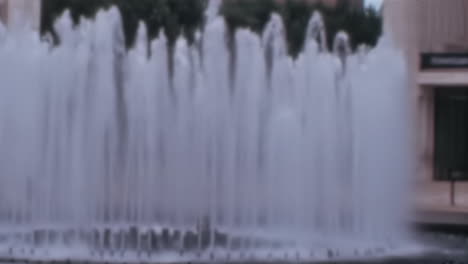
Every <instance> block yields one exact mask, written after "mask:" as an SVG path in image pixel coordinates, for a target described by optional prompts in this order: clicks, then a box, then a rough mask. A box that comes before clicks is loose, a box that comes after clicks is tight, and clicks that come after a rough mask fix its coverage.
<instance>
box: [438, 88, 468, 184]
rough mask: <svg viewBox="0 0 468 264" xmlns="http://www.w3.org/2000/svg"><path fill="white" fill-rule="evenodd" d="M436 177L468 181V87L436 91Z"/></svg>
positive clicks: (441, 179)
mask: <svg viewBox="0 0 468 264" xmlns="http://www.w3.org/2000/svg"><path fill="white" fill-rule="evenodd" d="M435 177H436V180H440V181H448V180H457V181H468V87H467V88H437V89H435Z"/></svg>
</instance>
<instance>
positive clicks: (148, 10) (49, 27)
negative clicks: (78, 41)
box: [42, 0, 206, 46]
mask: <svg viewBox="0 0 468 264" xmlns="http://www.w3.org/2000/svg"><path fill="white" fill-rule="evenodd" d="M42 1H43V15H42V33H45V32H52V33H54V29H53V22H54V21H55V19H56V18H57V17H58V16H60V15H61V14H62V13H63V12H64V11H65V10H66V9H69V10H70V12H71V15H72V18H73V20H74V22H75V23H78V22H79V18H80V17H81V16H84V17H87V18H89V17H93V16H95V14H96V13H97V11H98V10H99V9H102V8H108V7H109V6H111V5H115V6H117V7H118V8H119V10H120V12H121V14H122V19H123V25H124V32H125V36H126V42H127V45H128V46H131V45H132V44H133V41H134V39H135V35H136V31H137V28H138V23H139V21H144V22H145V23H146V25H147V28H148V35H149V37H150V38H154V37H156V36H157V34H158V33H159V31H160V30H161V29H164V31H165V32H166V34H167V37H168V40H169V42H170V43H173V42H174V41H175V40H176V38H177V37H178V36H179V35H180V34H184V35H185V36H186V37H187V38H188V39H189V40H193V38H194V33H195V31H196V30H197V28H200V27H201V25H202V24H203V21H204V10H205V7H206V0H190V1H187V0H42Z"/></svg>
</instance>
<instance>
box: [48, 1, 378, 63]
mask: <svg viewBox="0 0 468 264" xmlns="http://www.w3.org/2000/svg"><path fill="white" fill-rule="evenodd" d="M42 1H43V8H44V12H43V17H42V32H43V33H45V32H54V31H53V21H54V20H55V18H57V16H59V15H60V14H61V13H62V12H63V11H64V10H65V9H70V10H71V15H72V18H73V20H74V22H75V23H78V22H79V17H80V16H84V17H93V16H94V15H95V14H96V12H97V11H98V10H99V9H100V8H106V7H109V6H111V5H116V6H117V7H118V8H119V10H120V11H121V14H122V18H123V22H124V32H125V36H126V41H127V45H128V46H131V45H132V43H133V41H134V38H135V33H136V30H137V27H138V22H139V21H144V22H145V23H146V24H147V27H148V33H149V37H150V38H154V37H155V36H157V34H158V33H159V32H160V31H161V29H164V31H165V33H166V34H167V36H168V39H169V43H170V44H172V43H173V42H174V41H175V40H176V38H177V37H178V36H179V35H180V34H184V35H185V36H186V37H187V38H188V40H189V41H192V40H193V38H194V33H195V31H196V30H197V29H199V28H200V27H202V26H203V24H204V10H205V8H206V5H207V1H209V0H42ZM315 10H318V11H320V12H321V13H322V15H323V17H324V21H325V25H326V28H327V43H328V44H329V46H331V45H332V43H333V39H334V36H335V34H336V33H337V32H338V31H339V30H345V31H347V32H348V33H349V35H350V36H351V41H352V46H353V48H355V47H356V46H357V45H358V44H361V43H362V44H368V45H371V46H373V45H375V44H376V43H377V40H378V38H379V36H380V34H381V28H382V20H381V16H380V14H379V13H378V12H377V11H376V10H374V9H372V8H368V9H365V10H353V9H351V8H350V6H349V1H340V4H339V5H338V7H337V8H328V7H326V6H323V5H320V4H318V5H312V4H309V3H307V2H306V1H297V0H285V1H283V3H282V4H279V3H278V2H277V1H275V0H257V1H254V0H225V1H224V2H223V5H222V7H221V10H220V13H221V14H222V15H223V16H224V17H225V20H226V23H227V25H228V26H229V28H230V30H231V32H234V31H235V29H236V28H239V27H247V28H250V29H251V30H253V31H255V32H257V33H261V32H262V30H263V29H264V27H265V25H266V24H267V22H268V20H269V19H270V16H271V14H272V13H273V12H277V13H278V14H280V15H281V17H282V18H283V20H284V22H285V27H286V37H287V41H288V45H289V52H290V54H291V55H293V56H296V55H297V54H298V53H299V52H300V51H301V50H302V48H303V44H304V38H305V31H306V28H307V24H308V21H309V19H310V16H311V14H312V13H313V11H315Z"/></svg>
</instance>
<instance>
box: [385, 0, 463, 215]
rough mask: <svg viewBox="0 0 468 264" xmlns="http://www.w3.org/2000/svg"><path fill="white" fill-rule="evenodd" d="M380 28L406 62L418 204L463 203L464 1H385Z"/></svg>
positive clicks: (445, 205)
mask: <svg viewBox="0 0 468 264" xmlns="http://www.w3.org/2000/svg"><path fill="white" fill-rule="evenodd" d="M384 20H385V23H384V24H385V29H384V31H385V32H386V33H388V34H390V36H392V38H393V40H394V42H395V45H396V46H397V47H398V48H400V49H401V50H402V51H403V52H404V54H405V56H406V59H407V61H408V68H409V70H408V72H409V87H410V91H409V94H410V96H411V98H412V99H413V102H414V110H415V113H416V116H415V121H416V123H415V129H416V131H417V135H416V138H417V149H418V153H419V155H418V176H417V178H416V179H415V180H416V184H415V186H416V190H417V191H418V193H419V195H418V201H417V202H418V205H419V206H422V207H425V208H426V207H429V208H451V209H454V208H455V209H456V208H458V209H460V208H465V209H466V208H468V0H449V1H447V0H386V1H385V2H384Z"/></svg>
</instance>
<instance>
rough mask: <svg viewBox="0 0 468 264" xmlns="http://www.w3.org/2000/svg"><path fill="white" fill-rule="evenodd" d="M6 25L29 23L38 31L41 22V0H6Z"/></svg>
mask: <svg viewBox="0 0 468 264" xmlns="http://www.w3.org/2000/svg"><path fill="white" fill-rule="evenodd" d="M6 2H7V6H8V10H7V13H8V14H7V17H8V19H7V24H9V25H12V24H15V23H18V22H19V23H29V24H30V25H31V26H32V27H33V28H34V29H36V30H39V27H40V20H41V0H6Z"/></svg>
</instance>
